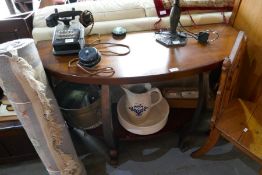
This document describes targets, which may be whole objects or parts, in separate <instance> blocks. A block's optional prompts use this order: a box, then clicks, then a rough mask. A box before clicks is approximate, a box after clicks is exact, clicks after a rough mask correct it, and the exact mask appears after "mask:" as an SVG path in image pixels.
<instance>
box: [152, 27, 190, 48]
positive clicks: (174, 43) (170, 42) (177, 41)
mask: <svg viewBox="0 0 262 175" xmlns="http://www.w3.org/2000/svg"><path fill="white" fill-rule="evenodd" d="M156 41H157V42H159V43H160V44H162V45H164V46H166V47H179V46H185V45H186V43H187V34H186V33H183V32H177V33H175V34H173V33H171V32H170V31H161V32H158V33H156Z"/></svg>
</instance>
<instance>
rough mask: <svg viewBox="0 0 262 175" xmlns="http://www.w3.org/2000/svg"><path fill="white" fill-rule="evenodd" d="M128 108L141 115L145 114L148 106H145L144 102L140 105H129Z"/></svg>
mask: <svg viewBox="0 0 262 175" xmlns="http://www.w3.org/2000/svg"><path fill="white" fill-rule="evenodd" d="M128 109H130V111H132V112H135V113H136V116H138V117H139V116H141V115H142V114H143V112H145V111H146V110H147V109H148V107H147V106H143V105H142V104H139V105H134V106H130V107H128Z"/></svg>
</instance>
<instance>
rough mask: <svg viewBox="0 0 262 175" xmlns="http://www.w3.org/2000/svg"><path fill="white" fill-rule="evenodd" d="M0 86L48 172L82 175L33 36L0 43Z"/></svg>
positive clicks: (80, 164) (51, 174) (58, 174)
mask: <svg viewBox="0 0 262 175" xmlns="http://www.w3.org/2000/svg"><path fill="white" fill-rule="evenodd" d="M0 86H1V88H2V89H3V90H4V93H5V95H6V96H7V97H8V99H9V101H10V102H11V104H12V105H13V107H14V108H15V111H16V113H17V117H18V119H19V120H20V122H21V123H22V125H23V127H24V129H25V131H26V133H27V135H28V137H29V139H30V140H31V142H32V144H33V146H34V147H35V149H36V151H37V153H38V155H39V157H40V158H41V160H42V162H43V164H44V165H45V167H46V169H47V171H48V173H49V174H50V175H86V171H85V169H84V166H83V165H82V163H81V161H80V160H79V159H78V157H77V155H76V152H75V149H74V147H73V143H72V140H71V137H70V135H69V133H68V129H67V127H66V125H65V121H64V119H63V117H62V115H61V113H60V110H59V108H58V105H57V102H56V100H55V98H54V95H53V93H52V91H51V89H50V87H49V85H48V82H47V78H46V75H45V72H44V68H43V65H42V62H41V60H40V57H39V54H38V51H37V48H36V46H35V44H34V40H33V39H19V40H14V41H10V42H7V43H3V44H1V45H0ZM18 145H19V143H18Z"/></svg>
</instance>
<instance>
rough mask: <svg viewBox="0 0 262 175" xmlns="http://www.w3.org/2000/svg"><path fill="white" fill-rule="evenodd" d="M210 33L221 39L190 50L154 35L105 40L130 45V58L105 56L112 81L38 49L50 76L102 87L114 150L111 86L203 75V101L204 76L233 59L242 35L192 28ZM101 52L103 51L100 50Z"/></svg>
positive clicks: (43, 46) (224, 28) (47, 47)
mask: <svg viewBox="0 0 262 175" xmlns="http://www.w3.org/2000/svg"><path fill="white" fill-rule="evenodd" d="M207 29H208V30H214V31H217V32H218V33H219V38H218V39H217V40H216V41H214V42H212V43H210V44H207V45H201V44H199V43H198V42H197V41H196V40H195V39H193V38H189V39H188V42H187V45H186V46H184V47H178V48H166V47H164V46H162V45H161V44H159V43H157V42H156V41H155V36H154V35H155V34H154V32H152V31H147V32H135V33H128V34H127V36H126V38H125V39H123V40H114V39H113V38H112V37H111V35H103V36H101V39H102V41H103V42H114V43H121V44H126V45H128V46H129V47H130V50H131V52H130V53H129V54H128V55H126V56H102V59H101V62H100V63H99V66H101V67H106V66H109V67H112V68H114V70H115V74H114V75H113V76H112V77H101V76H88V75H87V74H86V73H85V72H83V71H82V70H80V69H79V68H77V67H74V68H68V62H69V60H71V59H72V58H75V57H77V56H76V55H71V56H54V55H53V54H52V45H51V42H50V41H41V42H38V43H37V48H38V51H39V54H40V57H41V59H42V62H43V66H44V68H45V70H46V71H47V73H48V74H49V75H52V76H55V77H56V78H59V79H62V80H66V81H70V82H75V83H82V84H83V83H85V84H100V85H102V91H101V96H102V104H101V105H102V123H103V133H104V137H105V141H106V142H107V144H108V146H109V147H110V149H111V150H114V149H115V148H116V144H115V139H114V134H113V131H114V130H113V125H112V113H111V105H110V92H109V85H121V84H131V83H145V82H157V81H164V80H172V79H175V78H182V77H187V76H192V75H196V74H199V75H200V78H199V80H200V83H199V86H200V89H199V91H200V92H199V96H200V97H202V96H203V95H204V94H205V93H204V90H205V89H204V84H203V73H204V72H208V71H209V70H213V69H215V68H216V67H218V66H219V65H221V63H222V61H223V60H224V58H225V57H227V56H229V54H230V52H231V49H232V47H233V44H234V42H235V40H236V37H237V34H238V31H237V30H236V29H234V28H232V27H231V26H229V25H225V24H216V25H205V26H197V27H194V28H190V30H192V31H193V32H199V31H203V30H207ZM95 39H96V38H95V37H93V36H92V37H89V38H88V39H87V42H86V43H88V42H89V43H90V42H92V41H94V40H95ZM97 48H98V50H99V48H100V46H98V47H97ZM106 49H107V50H108V49H113V48H106ZM119 50H120V49H119V48H118V51H119ZM171 68H175V70H176V71H173V72H171V71H170V69H171ZM201 99H202V100H201ZM202 105H203V98H199V100H198V107H197V110H196V112H195V115H194V117H193V120H198V117H197V116H199V113H200V108H201V106H202ZM111 156H113V153H112V155H111Z"/></svg>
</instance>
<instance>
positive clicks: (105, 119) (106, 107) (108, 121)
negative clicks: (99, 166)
mask: <svg viewBox="0 0 262 175" xmlns="http://www.w3.org/2000/svg"><path fill="white" fill-rule="evenodd" d="M101 97H102V104H101V106H102V109H101V110H102V123H103V134H104V138H105V142H106V144H107V146H108V147H109V156H110V163H111V164H117V157H118V151H117V149H116V139H115V137H114V128H113V122H112V111H111V100H110V90H109V85H102V92H101Z"/></svg>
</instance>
